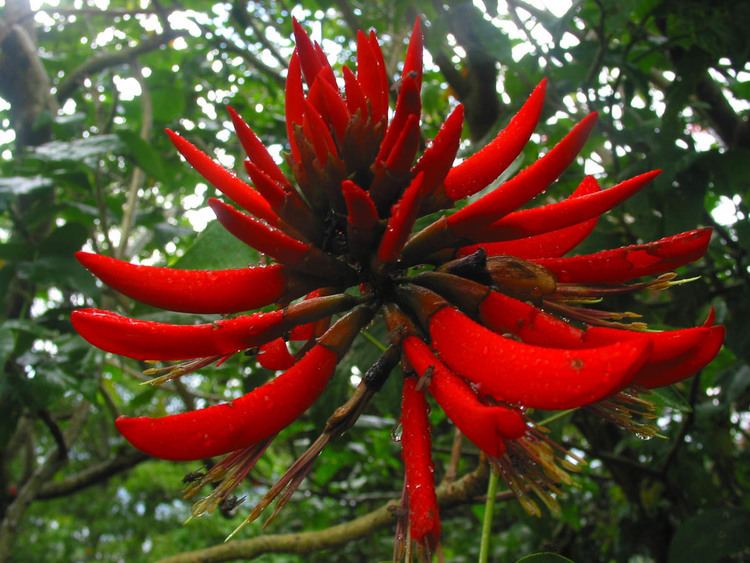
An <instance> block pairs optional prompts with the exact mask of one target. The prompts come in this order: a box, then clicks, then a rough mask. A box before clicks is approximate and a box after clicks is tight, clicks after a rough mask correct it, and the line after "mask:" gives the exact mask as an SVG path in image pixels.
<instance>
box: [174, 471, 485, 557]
mask: <svg viewBox="0 0 750 563" xmlns="http://www.w3.org/2000/svg"><path fill="white" fill-rule="evenodd" d="M487 475H488V470H487V464H486V463H484V462H482V463H481V464H480V465H479V467H477V469H475V470H474V471H472V472H471V473H469V474H467V475H465V476H464V477H462V478H461V479H459V480H458V481H453V482H450V483H443V484H441V485H440V486H439V487H438V489H437V495H438V502H439V503H440V506H441V507H443V508H448V507H451V506H457V505H460V504H463V503H466V502H468V501H473V499H474V497H475V496H476V495H478V494H481V492H482V490H483V489H484V484H485V482H486V480H487ZM400 504H401V503H400V501H399V500H392V501H390V502H388V503H387V504H384V505H383V506H381V507H380V508H377V509H375V510H373V511H372V512H368V513H367V514H365V515H363V516H360V517H358V518H355V519H354V520H350V521H349V522H345V523H343V524H338V525H336V526H331V527H330V528H326V529H324V530H317V531H314V532H300V533H288V534H271V535H267V536H258V537H255V538H252V539H249V540H239V541H230V542H227V543H224V544H221V545H215V546H213V547H209V548H206V549H199V550H196V551H188V552H185V553H180V554H177V555H174V556H172V557H167V558H166V559H162V560H161V563H199V562H200V563H212V562H214V561H230V560H233V559H251V558H253V557H257V556H259V555H262V554H265V553H297V554H305V553H312V552H314V551H319V550H321V549H328V548H332V547H337V546H340V545H344V544H346V543H348V542H350V541H352V540H355V539H359V538H364V537H367V536H369V535H371V534H372V533H373V532H374V531H375V530H378V529H380V528H383V527H385V526H388V525H389V524H392V523H393V522H395V521H396V519H397V517H398V514H397V511H398V509H399V507H400Z"/></svg>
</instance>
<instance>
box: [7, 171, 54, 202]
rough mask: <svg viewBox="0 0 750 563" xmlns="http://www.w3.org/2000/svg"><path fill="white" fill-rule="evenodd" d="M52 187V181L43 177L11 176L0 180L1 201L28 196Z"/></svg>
mask: <svg viewBox="0 0 750 563" xmlns="http://www.w3.org/2000/svg"><path fill="white" fill-rule="evenodd" d="M51 186H52V181H51V180H50V179H49V178H44V177H42V176H30V177H25V176H10V177H7V178H0V200H2V199H5V198H10V197H18V196H19V195H26V194H29V193H31V192H34V191H36V190H41V189H44V188H49V187H51Z"/></svg>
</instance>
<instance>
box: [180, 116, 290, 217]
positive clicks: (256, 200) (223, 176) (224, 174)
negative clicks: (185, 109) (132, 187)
mask: <svg viewBox="0 0 750 563" xmlns="http://www.w3.org/2000/svg"><path fill="white" fill-rule="evenodd" d="M166 132H167V135H169V138H170V139H171V140H172V143H174V146H175V147H177V150H178V151H180V154H182V156H184V157H185V159H186V160H187V161H188V162H189V163H190V165H191V166H192V167H193V168H195V170H196V171H197V172H198V173H199V174H200V175H201V176H203V177H204V178H205V179H206V180H207V181H208V182H209V183H211V184H212V185H213V186H214V187H216V189H218V190H220V191H221V192H222V193H224V194H225V195H226V196H227V197H228V198H230V199H231V200H232V201H234V202H235V203H237V205H239V206H240V207H242V208H244V209H246V210H247V211H249V212H250V213H252V214H253V215H255V216H256V217H260V218H261V219H265V220H266V221H268V222H269V223H271V224H272V225H278V224H279V222H280V221H279V217H278V216H277V215H276V213H274V212H273V209H271V206H270V205H269V204H268V202H267V201H266V200H265V199H263V196H261V195H260V194H259V193H258V192H256V191H255V190H254V189H253V188H252V187H250V186H248V185H247V184H246V183H245V182H243V181H242V180H240V179H239V178H238V177H237V176H235V175H234V174H232V173H231V172H229V171H228V170H226V169H225V168H224V167H223V166H221V165H220V164H217V163H216V162H214V161H213V160H211V158H210V157H209V156H208V155H207V154H206V153H204V152H202V151H201V150H199V149H198V148H197V147H195V146H194V145H193V144H191V143H190V142H189V141H187V140H185V139H183V138H182V137H180V136H179V135H177V134H176V133H174V132H173V131H170V130H169V129H167V130H166Z"/></svg>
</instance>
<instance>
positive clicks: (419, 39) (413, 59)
mask: <svg viewBox="0 0 750 563" xmlns="http://www.w3.org/2000/svg"><path fill="white" fill-rule="evenodd" d="M423 49H424V37H423V36H422V24H421V22H420V20H419V17H417V18H415V20H414V27H413V28H412V31H411V37H410V38H409V47H408V48H407V50H406V59H405V60H404V71H403V73H402V76H409V75H412V74H413V75H414V78H415V79H416V81H417V85H418V86H419V87H420V88H421V86H422V51H423Z"/></svg>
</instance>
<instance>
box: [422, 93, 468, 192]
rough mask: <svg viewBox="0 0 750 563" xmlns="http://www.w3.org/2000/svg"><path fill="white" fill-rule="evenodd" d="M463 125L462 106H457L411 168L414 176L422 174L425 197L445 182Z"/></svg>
mask: <svg viewBox="0 0 750 563" xmlns="http://www.w3.org/2000/svg"><path fill="white" fill-rule="evenodd" d="M463 124H464V106H463V104H458V105H457V106H456V107H455V108H454V109H453V111H452V112H451V113H450V115H449V116H448V117H447V118H446V120H445V121H444V122H443V124H442V125H441V126H440V130H438V132H437V135H435V138H434V139H433V140H432V143H430V145H429V146H428V147H427V148H426V149H425V151H424V153H422V156H421V157H420V158H419V160H418V161H417V163H416V164H415V165H414V167H413V168H412V171H411V172H412V174H414V175H415V176H416V175H417V174H419V173H420V172H424V175H425V177H424V191H425V196H429V195H430V194H432V193H433V192H434V191H435V190H437V189H438V187H439V186H440V185H441V184H442V183H443V181H444V180H445V177H446V174H448V172H449V171H450V169H451V166H452V165H453V161H454V160H455V158H456V153H457V152H458V147H459V145H460V144H461V130H462V129H463Z"/></svg>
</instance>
